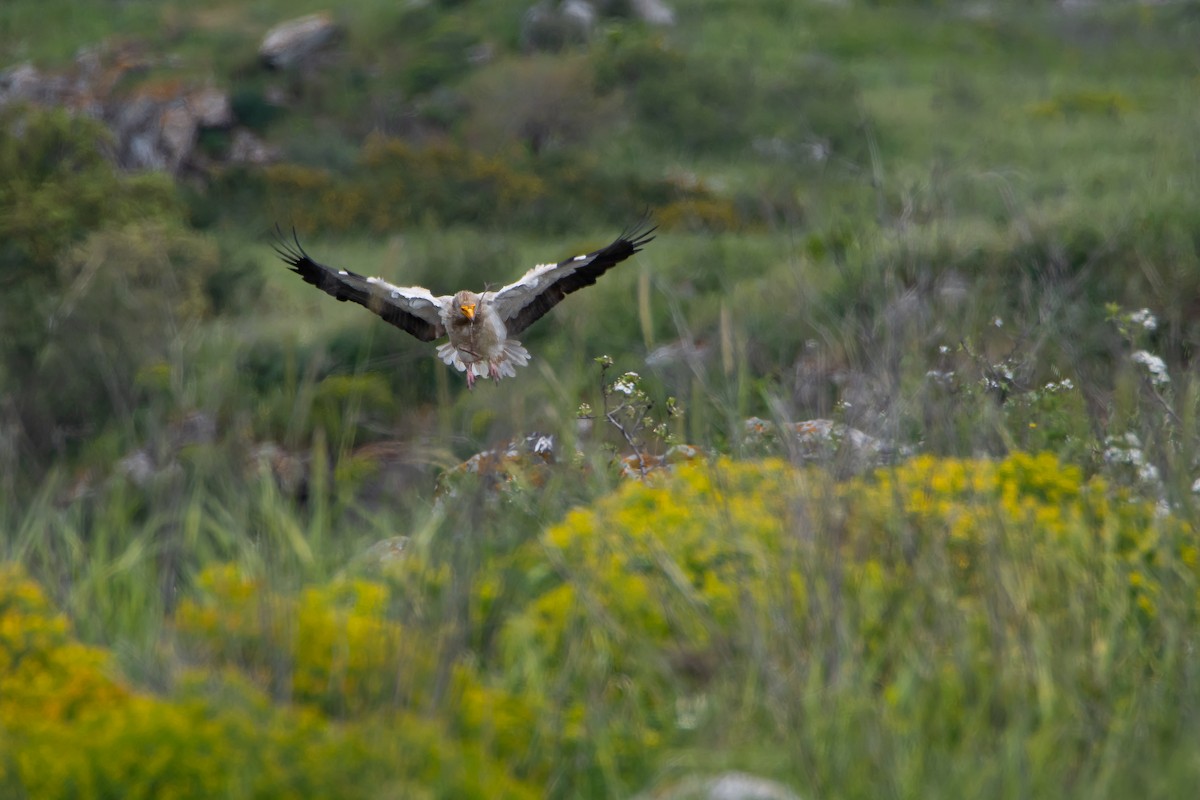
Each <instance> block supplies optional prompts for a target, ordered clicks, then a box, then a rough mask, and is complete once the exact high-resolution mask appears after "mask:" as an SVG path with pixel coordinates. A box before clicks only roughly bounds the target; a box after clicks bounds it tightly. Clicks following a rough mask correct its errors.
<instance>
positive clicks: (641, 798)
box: [634, 772, 800, 800]
mask: <svg viewBox="0 0 1200 800" xmlns="http://www.w3.org/2000/svg"><path fill="white" fill-rule="evenodd" d="M634 800H800V795H798V794H796V793H795V792H793V791H792V790H791V789H789V788H787V787H786V786H784V785H783V784H782V783H776V782H775V781H771V780H767V779H766V778H760V777H758V776H757V775H750V774H748V773H745V772H726V773H723V774H721V775H717V776H714V777H709V778H701V777H693V778H685V779H684V780H682V781H680V782H679V783H675V784H671V785H670V786H667V787H665V788H663V789H656V790H654V791H652V792H643V793H642V794H639V795H637V796H636V797H635V798H634Z"/></svg>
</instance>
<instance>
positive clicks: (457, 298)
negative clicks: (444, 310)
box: [453, 291, 479, 322]
mask: <svg viewBox="0 0 1200 800" xmlns="http://www.w3.org/2000/svg"><path fill="white" fill-rule="evenodd" d="M453 307H454V310H455V311H456V312H458V313H459V314H462V315H463V316H464V317H466V318H467V320H468V321H469V322H474V321H475V311H476V309H477V308H478V307H479V295H477V294H475V293H474V292H467V291H462V292H459V293H458V294H456V295H454V305H453Z"/></svg>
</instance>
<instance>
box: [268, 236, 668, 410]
mask: <svg viewBox="0 0 1200 800" xmlns="http://www.w3.org/2000/svg"><path fill="white" fill-rule="evenodd" d="M655 230H656V228H655V227H648V222H646V221H642V222H639V223H637V224H635V225H633V226H631V227H630V228H627V229H626V230H625V231H624V232H622V233H621V235H620V236H618V237H617V238H616V239H615V240H614V241H613V242H612V243H611V244H609V245H608V246H607V247H603V248H601V249H599V250H596V251H595V252H592V253H588V254H586V255H582V256H575V257H574V258H569V259H567V260H566V261H560V262H559V263H557V264H539V265H538V266H536V267H534V268H533V269H531V270H529V271H528V272H526V273H525V274H524V275H522V276H521V277H520V279H518V280H517V281H515V282H513V283H510V284H508V285H507V286H503V287H501V288H499V289H497V290H495V291H484V292H472V291H469V290H466V289H464V290H462V291H460V292H457V293H455V294H453V295H440V296H434V295H433V293H431V292H430V291H429V290H428V289H425V288H423V287H420V286H393V285H392V284H390V283H388V282H387V281H385V280H383V279H381V278H365V277H363V276H362V275H359V274H357V273H354V272H351V271H349V270H346V269H338V268H336V267H328V266H326V265H324V264H321V263H318V262H316V261H313V260H312V259H311V258H310V257H309V255H308V253H306V252H305V251H304V248H303V247H301V245H300V239H299V238H298V237H297V236H296V232H295V231H294V230H293V231H292V238H291V241H290V242H289V241H288V240H287V239H286V238H284V236H283V234H282V232H281V231H279V229H278V226H277V227H276V233H277V234H278V241H277V243H276V245H275V252H277V253H278V254H279V257H280V258H282V259H283V261H284V262H285V263H286V264H288V265H289V266H290V267H291V269H292V271H293V272H295V273H296V274H298V275H299V276H300V277H301V278H303V279H304V280H305V282H307V283H311V284H312V285H313V286H316V287H317V288H318V289H320V290H321V291H323V292H325V293H326V294H330V295H333V296H334V297H336V298H337V299H338V300H342V301H345V300H349V301H351V302H354V303H358V304H359V305H361V306H364V307H366V308H368V309H370V310H371V311H373V312H374V313H376V314H378V315H379V316H381V317H383V319H384V320H385V321H387V322H390V323H391V324H393V325H395V326H396V327H397V328H400V329H401V330H403V331H406V332H408V333H411V334H412V335H413V336H415V337H417V338H418V339H420V340H421V341H423V342H432V341H434V340H435V339H440V338H442V337H443V336H446V337H449V341H447V342H444V343H442V344H441V345H439V346H438V348H437V354H438V357H439V358H441V360H442V361H444V362H445V363H446V364H447V365H449V366H452V367H454V368H455V369H456V370H458V371H459V372H465V373H466V374H467V388H472V387H474V385H475V379H476V378H483V377H489V378H492V379H493V380H496V381H499V380H500V379H501V378H506V377H507V378H513V377H516V374H517V371H516V368H517V367H523V366H525V365H526V364H528V363H529V351H528V350H526V349H525V348H524V347H523V346H522V345H521V342H520V341H518V340H516V339H513V338H510V337H512V336H516V335H518V334H520V333H521V332H522V331H524V330H525V329H526V328H528V327H529V326H530V325H532V324H533V323H534V322H537V320H539V319H541V317H542V316H543V315H545V314H546V312H548V311H549V310H550V309H552V308H554V307H555V306H556V305H558V303H559V302H560V301H561V300H562V299H563V298H564V297H566V296H567V295H569V294H570V293H571V292H574V291H576V290H578V289H582V288H583V287H585V286H591V285H592V284H593V283H595V282H596V279H597V278H599V277H600V276H601V275H603V274H604V273H605V272H607V271H608V270H610V269H612V268H613V267H615V266H616V265H617V264H619V263H621V262H622V261H624V260H625V259H627V258H629V257H630V256H632V255H633V254H634V253H636V252H638V251H640V250H641V249H642V248H643V247H645V246H646V245H647V244H648V243H649V242H650V241H651V240H653V239H654V235H653V234H654V231H655Z"/></svg>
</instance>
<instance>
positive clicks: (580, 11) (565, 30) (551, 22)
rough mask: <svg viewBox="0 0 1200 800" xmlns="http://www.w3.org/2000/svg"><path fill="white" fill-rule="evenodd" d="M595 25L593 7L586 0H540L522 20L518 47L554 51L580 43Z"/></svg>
mask: <svg viewBox="0 0 1200 800" xmlns="http://www.w3.org/2000/svg"><path fill="white" fill-rule="evenodd" d="M595 29H596V9H595V8H594V7H593V6H592V4H591V3H589V2H587V0H563V2H556V0H542V2H540V3H537V4H536V5H534V6H533V7H532V8H530V9H529V10H528V11H526V12H525V18H524V20H523V21H522V23H521V49H522V50H525V51H526V52H531V51H535V50H538V51H546V52H555V51H558V50H562V49H563V48H564V47H569V46H571V45H577V44H583V43H584V42H587V41H588V40H589V39H591V38H592V33H593V32H594V31H595Z"/></svg>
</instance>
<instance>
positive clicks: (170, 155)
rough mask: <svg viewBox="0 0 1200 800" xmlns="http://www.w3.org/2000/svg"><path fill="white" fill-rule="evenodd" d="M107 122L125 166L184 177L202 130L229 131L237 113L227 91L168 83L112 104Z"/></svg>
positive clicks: (122, 163) (143, 88) (152, 86)
mask: <svg viewBox="0 0 1200 800" xmlns="http://www.w3.org/2000/svg"><path fill="white" fill-rule="evenodd" d="M105 119H106V121H107V122H108V125H109V128H110V129H111V130H112V131H113V133H114V135H115V138H116V140H117V148H116V150H117V163H118V164H119V165H120V166H121V167H124V168H125V169H151V170H166V171H168V172H171V173H178V172H180V171H182V170H183V169H184V168H185V167H187V166H188V165H189V164H190V163H191V161H192V154H193V151H194V150H195V147H196V140H197V137H198V135H199V133H200V131H201V130H203V129H205V128H226V127H229V126H230V125H232V124H233V110H232V107H231V104H230V101H229V95H228V93H226V92H225V91H223V90H220V89H216V88H214V87H203V88H199V89H193V88H190V87H187V86H185V85H182V84H174V83H166V84H157V85H151V86H145V87H141V88H140V89H139V90H138V92H137V93H136V94H135V95H134V96H133V97H130V98H125V99H120V100H117V99H114V100H111V101H110V102H109V103H108V111H107V113H106V114H105Z"/></svg>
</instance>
